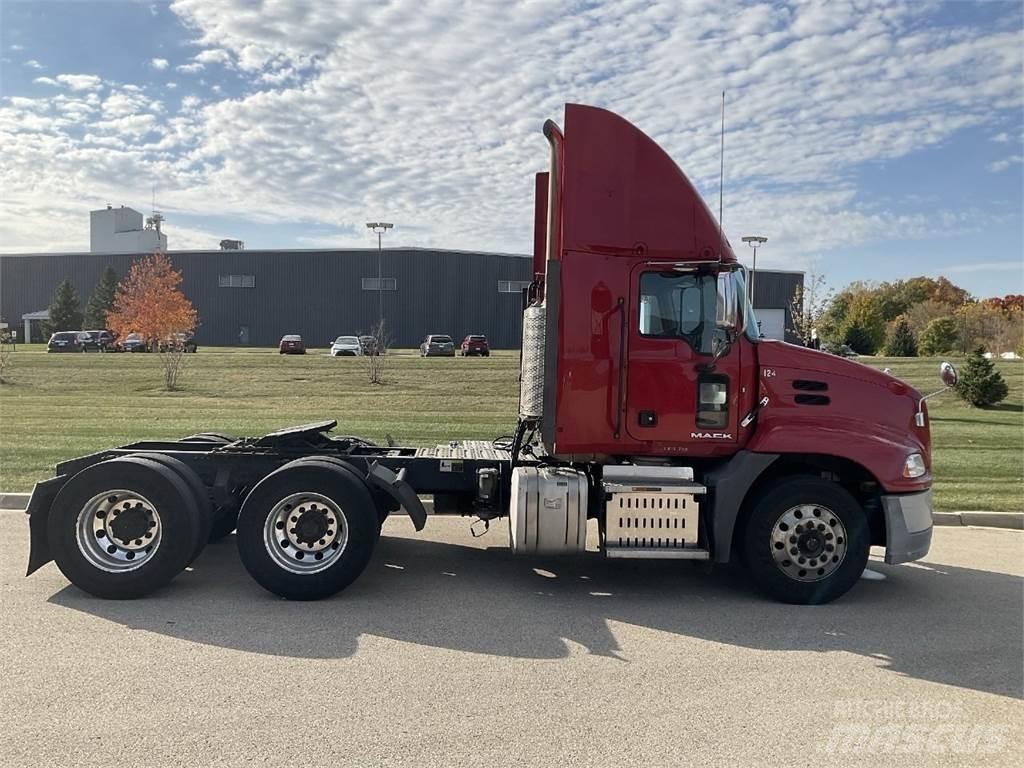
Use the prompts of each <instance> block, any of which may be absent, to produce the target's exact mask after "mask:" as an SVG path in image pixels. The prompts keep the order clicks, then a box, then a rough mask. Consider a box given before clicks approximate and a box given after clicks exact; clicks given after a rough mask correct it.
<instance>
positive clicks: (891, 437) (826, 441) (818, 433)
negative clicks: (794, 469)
mask: <svg viewBox="0 0 1024 768" xmlns="http://www.w3.org/2000/svg"><path fill="white" fill-rule="evenodd" d="M767 413H768V409H767V408H766V409H764V410H763V411H761V412H760V413H759V414H758V421H759V422H760V423H759V424H758V429H757V432H756V433H755V434H754V436H753V438H751V440H750V442H749V443H748V444H747V450H750V451H754V452H756V453H768V454H776V455H778V454H787V453H796V454H800V453H812V454H819V455H824V456H835V457H837V458H841V459H846V460H848V461H851V462H853V463H854V464H858V465H860V466H861V467H863V468H864V469H866V470H867V471H868V472H869V473H870V474H871V475H872V476H873V477H874V478H875V480H877V481H878V483H879V485H881V486H882V488H883V489H884V490H885V491H886V492H888V493H916V492H920V491H925V490H928V488H930V487H931V484H932V475H931V468H930V467H929V471H928V472H926V473H925V474H923V475H922V476H921V477H915V478H906V477H903V462H904V461H905V460H906V458H907V456H908V455H909V454H911V453H914V452H921V453H925V455H927V453H926V449H925V448H924V447H923V446H921V445H919V444H917V443H916V442H914V441H913V440H912V439H908V437H910V435H908V434H906V433H898V432H896V431H895V430H891V429H887V428H885V427H884V426H883V425H880V424H877V423H875V424H872V423H870V422H868V421H856V422H854V421H850V420H847V419H830V418H822V419H821V420H820V421H816V422H795V423H794V422H792V421H783V420H780V419H766V418H765V417H766V415H767ZM822 415H823V416H827V414H822Z"/></svg>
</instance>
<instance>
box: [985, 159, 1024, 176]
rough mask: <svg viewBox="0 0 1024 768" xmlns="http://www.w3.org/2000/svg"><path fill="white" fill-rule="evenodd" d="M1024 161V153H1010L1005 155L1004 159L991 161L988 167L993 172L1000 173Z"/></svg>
mask: <svg viewBox="0 0 1024 768" xmlns="http://www.w3.org/2000/svg"><path fill="white" fill-rule="evenodd" d="M1021 163H1024V155H1010V156H1009V157H1004V158H1003V159H1002V160H996V161H995V162H994V163H989V165H988V169H989V170H990V171H991V172H992V173H1000V172H1002V171H1005V170H1006V169H1007V168H1012V167H1013V166H1015V165H1020V164H1021Z"/></svg>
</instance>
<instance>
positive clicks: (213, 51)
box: [192, 48, 231, 64]
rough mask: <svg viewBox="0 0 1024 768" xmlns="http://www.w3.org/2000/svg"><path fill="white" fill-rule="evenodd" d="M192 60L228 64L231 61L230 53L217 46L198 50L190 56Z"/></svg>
mask: <svg viewBox="0 0 1024 768" xmlns="http://www.w3.org/2000/svg"><path fill="white" fill-rule="evenodd" d="M192 60H193V61H197V62H199V63H200V64H229V63H230V62H231V54H229V53H228V52H227V51H224V50H221V49H219V48H210V49H207V50H205V51H200V52H199V53H197V54H196V55H195V56H193V57H192Z"/></svg>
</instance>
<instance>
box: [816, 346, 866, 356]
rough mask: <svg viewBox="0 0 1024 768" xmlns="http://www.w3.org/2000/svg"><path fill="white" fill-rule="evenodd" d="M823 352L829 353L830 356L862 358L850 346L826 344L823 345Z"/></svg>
mask: <svg viewBox="0 0 1024 768" xmlns="http://www.w3.org/2000/svg"><path fill="white" fill-rule="evenodd" d="M821 351H822V352H828V353H829V354H830V355H836V356H837V357H849V358H854V357H860V355H858V354H857V353H856V352H854V351H853V350H852V349H851V348H850V345H849V344H828V343H825V344H822V345H821Z"/></svg>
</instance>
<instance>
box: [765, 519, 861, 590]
mask: <svg viewBox="0 0 1024 768" xmlns="http://www.w3.org/2000/svg"><path fill="white" fill-rule="evenodd" d="M847 546H848V537H847V535H846V527H845V526H844V525H843V522H842V521H841V520H840V519H839V517H838V516H837V515H836V514H835V512H833V511H832V510H831V509H829V508H828V507H824V506H822V505H820V504H800V505H799V506H796V507H792V508H790V509H787V510H786V511H785V512H783V513H782V514H781V515H780V516H779V519H778V520H776V521H775V525H774V526H773V527H772V535H771V541H770V543H769V547H770V548H771V553H772V558H773V559H774V560H775V565H777V566H778V568H779V570H780V571H782V572H783V573H784V574H786V576H788V577H789V578H791V579H793V580H795V581H821V580H822V579H827V578H828V577H829V576H831V575H832V574H833V573H834V572H835V570H836V569H837V568H839V566H840V565H842V563H843V560H844V559H845V558H846V550H847Z"/></svg>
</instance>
